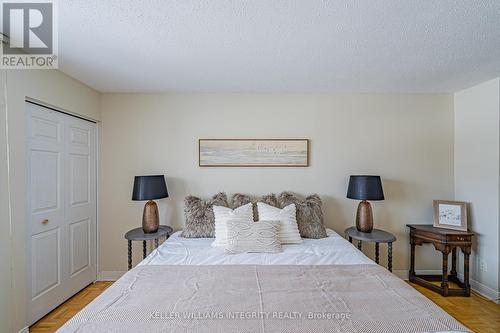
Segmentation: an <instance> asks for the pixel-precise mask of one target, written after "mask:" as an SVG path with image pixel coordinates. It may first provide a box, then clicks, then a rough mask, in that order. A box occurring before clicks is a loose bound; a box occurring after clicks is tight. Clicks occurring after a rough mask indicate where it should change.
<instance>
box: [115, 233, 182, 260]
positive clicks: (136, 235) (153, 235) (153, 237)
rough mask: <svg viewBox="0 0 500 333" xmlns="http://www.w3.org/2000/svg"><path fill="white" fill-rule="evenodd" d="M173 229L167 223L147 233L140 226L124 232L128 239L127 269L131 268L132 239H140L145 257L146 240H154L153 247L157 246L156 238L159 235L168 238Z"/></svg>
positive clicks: (143, 256) (157, 238)
mask: <svg viewBox="0 0 500 333" xmlns="http://www.w3.org/2000/svg"><path fill="white" fill-rule="evenodd" d="M173 231H174V230H173V229H172V228H170V227H169V226H167V225H160V226H159V228H158V231H157V232H155V233H151V234H147V233H145V232H144V231H143V230H142V228H135V229H132V230H130V231H128V232H127V233H126V234H125V238H126V239H127V241H128V269H131V268H132V241H142V258H143V259H144V258H146V254H147V253H146V241H148V240H154V242H155V248H157V247H158V240H159V239H160V238H161V237H165V239H168V237H170V235H171V234H172V232H173Z"/></svg>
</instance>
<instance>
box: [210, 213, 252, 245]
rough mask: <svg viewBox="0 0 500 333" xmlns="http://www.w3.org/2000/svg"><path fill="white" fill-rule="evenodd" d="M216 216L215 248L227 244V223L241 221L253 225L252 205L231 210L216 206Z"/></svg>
mask: <svg viewBox="0 0 500 333" xmlns="http://www.w3.org/2000/svg"><path fill="white" fill-rule="evenodd" d="M213 210H214V216H215V242H214V244H213V245H215V246H224V245H226V244H227V221H229V220H232V221H239V222H242V223H253V209H252V204H251V203H248V204H246V205H243V206H241V207H238V208H235V209H231V208H227V207H222V206H214V207H213Z"/></svg>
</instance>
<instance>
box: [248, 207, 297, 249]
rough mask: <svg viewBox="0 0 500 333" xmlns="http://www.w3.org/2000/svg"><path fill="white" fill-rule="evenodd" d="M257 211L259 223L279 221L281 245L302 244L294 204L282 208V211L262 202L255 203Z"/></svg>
mask: <svg viewBox="0 0 500 333" xmlns="http://www.w3.org/2000/svg"><path fill="white" fill-rule="evenodd" d="M257 210H258V211H259V219H260V222H262V221H279V222H280V223H281V228H280V242H281V244H300V243H302V238H300V233H299V227H298V225H297V215H296V214H297V213H296V208H295V204H291V205H288V206H286V207H284V208H283V209H279V208H276V207H273V206H270V205H268V204H265V203H263V202H257ZM260 222H259V223H260Z"/></svg>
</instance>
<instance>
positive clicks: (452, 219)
mask: <svg viewBox="0 0 500 333" xmlns="http://www.w3.org/2000/svg"><path fill="white" fill-rule="evenodd" d="M434 226H435V227H438V228H445V229H453V230H460V231H467V203H466V202H462V201H449V200H434Z"/></svg>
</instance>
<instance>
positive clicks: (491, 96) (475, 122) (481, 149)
mask: <svg viewBox="0 0 500 333" xmlns="http://www.w3.org/2000/svg"><path fill="white" fill-rule="evenodd" d="M454 99H455V101H454V104H455V197H456V199H457V200H463V201H467V202H470V206H469V207H470V214H469V216H470V218H471V219H470V221H469V225H470V227H471V229H472V231H474V232H475V233H476V236H475V237H474V238H475V241H474V248H473V253H472V256H471V279H473V280H475V281H477V282H479V283H480V284H482V285H485V286H487V287H488V288H491V289H492V290H494V291H497V292H498V291H499V290H500V288H499V277H498V274H499V263H498V262H499V226H498V223H499V204H500V195H499V180H500V166H499V159H500V141H499V140H500V80H499V79H498V78H497V79H494V80H491V81H488V82H485V83H482V84H480V85H477V86H475V87H472V88H470V89H466V90H463V91H460V92H458V93H456V94H455V98H454ZM481 260H482V261H484V263H485V264H486V269H487V271H481V269H480V261H481ZM473 287H474V286H473ZM479 287H481V286H479ZM476 288H477V286H476Z"/></svg>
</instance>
